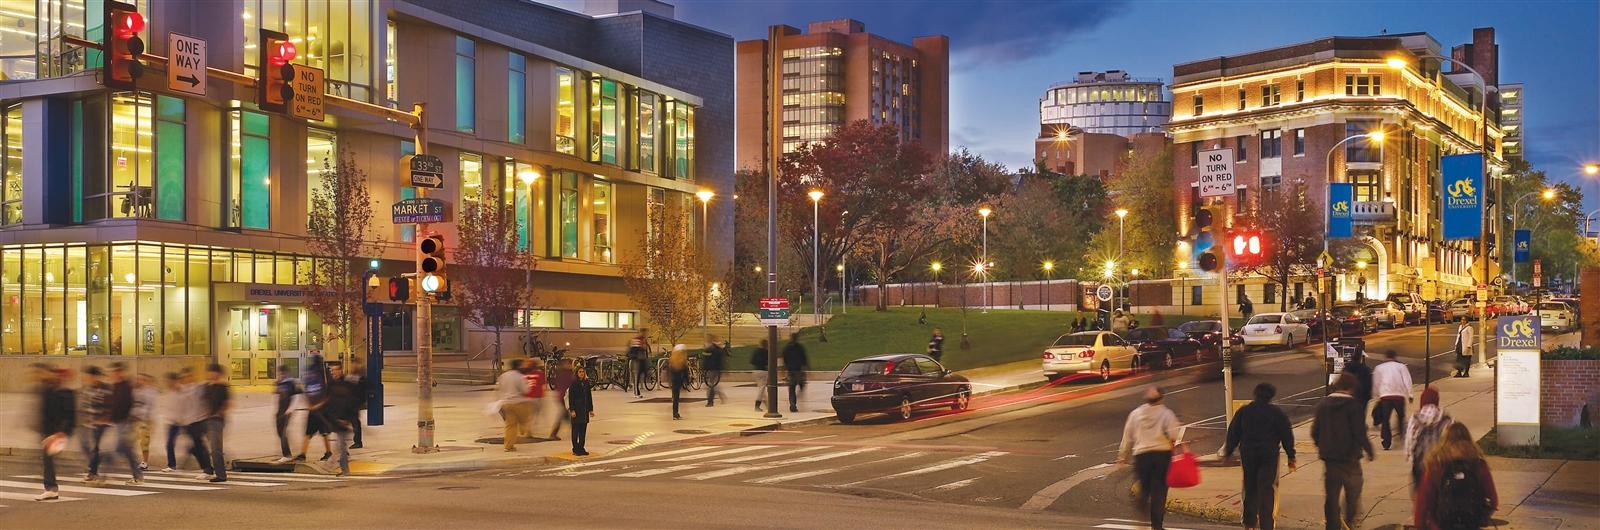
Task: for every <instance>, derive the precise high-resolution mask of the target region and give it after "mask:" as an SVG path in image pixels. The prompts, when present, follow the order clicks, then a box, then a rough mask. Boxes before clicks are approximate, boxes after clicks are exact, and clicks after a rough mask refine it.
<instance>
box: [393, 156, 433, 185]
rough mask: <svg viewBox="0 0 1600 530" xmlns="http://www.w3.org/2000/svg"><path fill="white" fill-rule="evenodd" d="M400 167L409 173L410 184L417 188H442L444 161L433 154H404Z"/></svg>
mask: <svg viewBox="0 0 1600 530" xmlns="http://www.w3.org/2000/svg"><path fill="white" fill-rule="evenodd" d="M400 167H401V169H402V170H403V171H405V172H406V173H407V174H409V175H411V185H412V186H413V187H417V188H433V189H441V188H444V161H443V160H439V157H437V156H433V155H406V156H404V157H402V158H401V159H400Z"/></svg>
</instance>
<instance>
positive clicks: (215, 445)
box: [200, 363, 233, 482]
mask: <svg viewBox="0 0 1600 530" xmlns="http://www.w3.org/2000/svg"><path fill="white" fill-rule="evenodd" d="M200 397H201V403H202V404H203V405H204V409H203V411H204V414H205V420H204V421H205V425H206V430H205V432H206V450H207V451H209V452H210V453H211V470H212V472H213V473H214V474H215V475H216V476H215V477H212V478H211V482H227V481H228V463H227V462H228V461H227V457H226V456H225V455H224V453H223V450H222V430H223V428H224V427H225V426H226V422H227V416H228V409H229V408H231V407H232V406H233V396H232V393H231V392H229V390H228V381H227V379H226V376H225V375H223V372H222V365H220V364H216V363H212V364H211V365H210V366H207V367H206V384H205V386H204V389H202V390H201V393H200Z"/></svg>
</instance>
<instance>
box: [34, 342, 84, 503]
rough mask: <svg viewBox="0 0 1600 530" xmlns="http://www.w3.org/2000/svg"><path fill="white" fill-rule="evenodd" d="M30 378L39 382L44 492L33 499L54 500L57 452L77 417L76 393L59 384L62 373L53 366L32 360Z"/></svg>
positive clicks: (40, 450)
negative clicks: (33, 362)
mask: <svg viewBox="0 0 1600 530" xmlns="http://www.w3.org/2000/svg"><path fill="white" fill-rule="evenodd" d="M33 378H34V381H35V382H36V383H38V385H39V389H38V391H37V392H38V394H39V424H38V430H39V436H40V438H41V441H40V442H39V456H40V459H41V463H42V465H43V467H44V469H43V471H42V472H43V475H44V492H43V493H40V494H39V495H37V496H35V497H34V498H33V500H36V501H48V500H55V499H59V498H61V495H60V493H58V490H60V486H59V485H57V484H56V454H57V453H59V452H60V450H61V448H62V447H65V446H66V444H67V437H68V436H69V435H70V433H71V432H72V430H73V427H74V425H73V424H74V423H75V422H76V421H77V415H78V414H77V397H76V396H75V395H73V392H72V390H71V389H69V388H67V387H66V386H64V385H62V384H61V380H62V374H61V373H60V372H57V371H56V369H55V367H53V366H50V365H48V364H44V363H35V364H34V365H33Z"/></svg>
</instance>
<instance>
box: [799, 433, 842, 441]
mask: <svg viewBox="0 0 1600 530" xmlns="http://www.w3.org/2000/svg"><path fill="white" fill-rule="evenodd" d="M835 436H838V435H837V434H829V435H827V436H813V437H810V438H805V439H802V440H800V441H802V442H809V441H813V440H821V439H823V438H833V437H835Z"/></svg>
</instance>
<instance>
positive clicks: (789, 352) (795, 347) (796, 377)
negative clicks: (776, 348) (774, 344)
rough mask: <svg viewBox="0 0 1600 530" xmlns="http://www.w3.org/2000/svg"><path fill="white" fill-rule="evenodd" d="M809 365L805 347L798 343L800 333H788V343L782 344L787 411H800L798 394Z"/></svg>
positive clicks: (804, 386) (803, 387) (802, 389)
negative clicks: (786, 384) (787, 399)
mask: <svg viewBox="0 0 1600 530" xmlns="http://www.w3.org/2000/svg"><path fill="white" fill-rule="evenodd" d="M810 367H811V360H810V359H808V358H807V357H806V347H805V346H801V345H800V334H799V333H792V334H790V335H789V344H786V345H784V346H783V368H784V369H785V370H788V371H789V412H800V398H799V394H800V392H802V391H804V390H805V388H806V368H810Z"/></svg>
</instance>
